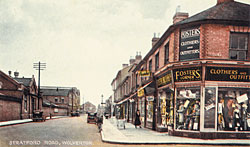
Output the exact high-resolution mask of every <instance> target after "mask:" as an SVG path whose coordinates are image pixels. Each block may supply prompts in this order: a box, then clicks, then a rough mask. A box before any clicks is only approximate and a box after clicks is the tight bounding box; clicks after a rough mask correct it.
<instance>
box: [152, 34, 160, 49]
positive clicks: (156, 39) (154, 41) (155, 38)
mask: <svg viewBox="0 0 250 147" xmlns="http://www.w3.org/2000/svg"><path fill="white" fill-rule="evenodd" d="M159 36H160V35H159ZM159 36H158V37H157V36H156V33H154V37H153V38H152V47H153V46H154V45H155V44H156V43H157V41H158V40H159V39H160V38H159Z"/></svg>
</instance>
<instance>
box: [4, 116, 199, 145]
mask: <svg viewBox="0 0 250 147" xmlns="http://www.w3.org/2000/svg"><path fill="white" fill-rule="evenodd" d="M5 146H96V147H103V146H104V147H110V146H112V147H113V146H118V147H121V146H141V147H143V146H190V145H145V144H143V145H122V144H109V143H104V142H102V140H101V136H100V133H99V132H98V129H97V126H96V125H95V124H87V120H86V116H81V117H67V118H60V119H52V120H47V121H46V122H31V123H26V124H19V125H12V126H6V127H0V147H5ZM192 146H199V145H192Z"/></svg>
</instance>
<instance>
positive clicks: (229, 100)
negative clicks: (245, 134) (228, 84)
mask: <svg viewBox="0 0 250 147" xmlns="http://www.w3.org/2000/svg"><path fill="white" fill-rule="evenodd" d="M217 117H218V121H217V125H218V127H217V128H218V130H219V131H250V89H230V88H220V89H219V91H218V114H217Z"/></svg>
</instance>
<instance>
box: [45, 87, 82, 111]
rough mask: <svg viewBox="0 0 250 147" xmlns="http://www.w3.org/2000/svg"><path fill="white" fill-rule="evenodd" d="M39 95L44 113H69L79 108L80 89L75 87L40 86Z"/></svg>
mask: <svg viewBox="0 0 250 147" xmlns="http://www.w3.org/2000/svg"><path fill="white" fill-rule="evenodd" d="M41 95H42V97H43V107H44V108H43V109H44V112H45V114H46V115H50V114H51V115H56V116H57V115H70V113H71V111H72V110H73V111H76V110H80V91H79V90H78V89H77V88H75V87H56V86H42V87H41ZM72 100H73V102H72ZM72 105H73V106H72Z"/></svg>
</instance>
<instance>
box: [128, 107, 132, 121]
mask: <svg viewBox="0 0 250 147" xmlns="http://www.w3.org/2000/svg"><path fill="white" fill-rule="evenodd" d="M128 112H129V121H132V112H133V103H129V109H128Z"/></svg>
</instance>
